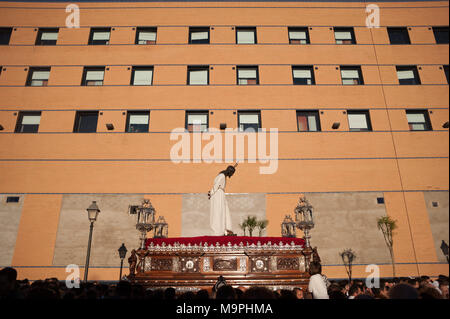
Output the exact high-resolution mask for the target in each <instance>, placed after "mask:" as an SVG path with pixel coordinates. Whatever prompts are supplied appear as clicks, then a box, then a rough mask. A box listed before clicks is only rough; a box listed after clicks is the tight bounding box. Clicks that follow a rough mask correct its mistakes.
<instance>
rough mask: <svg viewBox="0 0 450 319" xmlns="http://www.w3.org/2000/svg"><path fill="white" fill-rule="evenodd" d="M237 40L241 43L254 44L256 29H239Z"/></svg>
mask: <svg viewBox="0 0 450 319" xmlns="http://www.w3.org/2000/svg"><path fill="white" fill-rule="evenodd" d="M237 40H238V41H237V42H238V43H240V44H253V43H255V32H254V31H238V33H237Z"/></svg>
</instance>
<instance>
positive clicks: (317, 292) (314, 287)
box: [308, 274, 330, 299]
mask: <svg viewBox="0 0 450 319" xmlns="http://www.w3.org/2000/svg"><path fill="white" fill-rule="evenodd" d="M308 291H309V292H311V293H312V294H313V298H314V299H330V298H329V297H328V291H327V283H326V281H325V278H324V277H323V276H322V275H321V274H316V275H312V276H311V278H309V285H308Z"/></svg>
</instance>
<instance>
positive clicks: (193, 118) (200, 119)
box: [188, 114, 208, 124]
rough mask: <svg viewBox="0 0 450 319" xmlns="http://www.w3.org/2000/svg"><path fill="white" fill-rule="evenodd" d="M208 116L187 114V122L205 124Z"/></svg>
mask: <svg viewBox="0 0 450 319" xmlns="http://www.w3.org/2000/svg"><path fill="white" fill-rule="evenodd" d="M207 121H208V116H207V115H206V114H189V115H188V124H206V123H207Z"/></svg>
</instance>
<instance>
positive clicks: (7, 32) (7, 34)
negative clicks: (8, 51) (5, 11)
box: [0, 28, 12, 45]
mask: <svg viewBox="0 0 450 319" xmlns="http://www.w3.org/2000/svg"><path fill="white" fill-rule="evenodd" d="M11 32H12V28H0V45H2V44H3V45H8V44H9V40H10V39H11Z"/></svg>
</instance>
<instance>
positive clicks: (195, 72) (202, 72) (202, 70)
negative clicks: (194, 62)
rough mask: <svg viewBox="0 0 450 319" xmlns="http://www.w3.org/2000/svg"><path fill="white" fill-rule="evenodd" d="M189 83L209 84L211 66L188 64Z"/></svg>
mask: <svg viewBox="0 0 450 319" xmlns="http://www.w3.org/2000/svg"><path fill="white" fill-rule="evenodd" d="M187 84H188V85H208V84H209V66H188V79H187Z"/></svg>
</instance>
